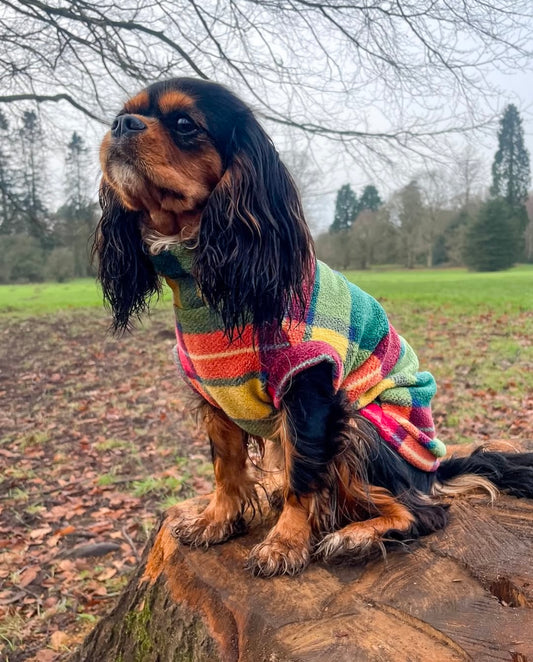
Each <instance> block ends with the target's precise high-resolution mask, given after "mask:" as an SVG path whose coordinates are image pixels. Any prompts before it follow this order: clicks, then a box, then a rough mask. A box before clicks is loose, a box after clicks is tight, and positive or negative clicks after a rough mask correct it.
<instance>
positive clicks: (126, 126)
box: [111, 115, 146, 138]
mask: <svg viewBox="0 0 533 662" xmlns="http://www.w3.org/2000/svg"><path fill="white" fill-rule="evenodd" d="M145 129H146V124H145V123H144V122H143V121H142V120H140V119H139V118H138V117H135V116H134V115H119V116H118V117H116V118H115V121H114V122H113V124H112V125H111V135H112V136H113V138H120V137H121V136H132V135H133V134H134V133H140V132H141V131H144V130H145Z"/></svg>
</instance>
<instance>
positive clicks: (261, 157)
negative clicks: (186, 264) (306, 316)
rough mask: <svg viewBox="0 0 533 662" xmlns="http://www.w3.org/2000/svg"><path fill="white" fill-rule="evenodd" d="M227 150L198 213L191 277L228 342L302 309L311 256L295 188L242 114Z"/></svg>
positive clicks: (263, 135)
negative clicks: (219, 175)
mask: <svg viewBox="0 0 533 662" xmlns="http://www.w3.org/2000/svg"><path fill="white" fill-rule="evenodd" d="M239 103H240V102H239ZM237 118H238V119H237ZM227 150H228V151H227V152H226V159H227V170H226V172H225V174H224V175H223V177H222V179H221V181H220V182H219V184H218V185H217V186H216V188H215V189H214V191H213V192H212V194H211V196H210V197H209V199H208V201H207V206H206V207H205V209H204V211H203V213H202V219H201V223H200V234H199V238H198V249H197V251H196V255H195V264H194V273H195V276H196V277H197V280H198V283H199V285H200V289H201V291H202V294H203V295H204V297H205V299H206V301H207V302H208V303H209V305H210V306H211V307H212V308H213V309H214V310H217V311H218V312H219V313H220V315H221V318H222V322H223V325H224V329H225V332H226V335H227V336H228V337H229V338H232V337H233V336H234V334H235V333H237V334H238V333H239V332H240V331H242V329H243V328H244V326H245V325H246V324H247V323H248V322H252V323H253V324H254V326H255V327H256V328H259V327H260V326H261V325H262V324H263V323H265V322H269V323H274V325H279V324H280V323H281V321H282V319H283V317H285V316H291V315H292V305H293V304H294V305H295V306H296V307H297V308H301V307H303V305H304V304H305V286H306V284H307V282H308V274H309V273H310V266H311V262H312V258H313V249H312V243H311V238H310V235H309V231H308V228H307V225H306V223H305V220H304V216H303V211H302V207H301V203H300V198H299V195H298V192H297V189H296V186H295V184H294V181H293V180H292V177H291V176H290V174H289V172H288V171H287V169H286V168H285V166H284V165H283V163H282V162H281V160H280V158H279V155H278V153H277V152H276V149H275V148H274V145H273V144H272V141H271V140H270V138H269V137H268V136H267V134H266V133H265V132H264V130H263V129H262V127H261V126H260V125H259V123H258V122H257V120H256V119H255V117H254V116H253V114H252V113H251V111H250V110H248V109H247V108H240V109H239V115H238V116H237V115H236V116H235V123H234V126H233V131H232V134H231V137H230V140H229V141H228V143H227ZM296 317H299V315H298V313H297V314H296Z"/></svg>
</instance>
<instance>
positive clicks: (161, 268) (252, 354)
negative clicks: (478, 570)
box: [152, 245, 446, 471]
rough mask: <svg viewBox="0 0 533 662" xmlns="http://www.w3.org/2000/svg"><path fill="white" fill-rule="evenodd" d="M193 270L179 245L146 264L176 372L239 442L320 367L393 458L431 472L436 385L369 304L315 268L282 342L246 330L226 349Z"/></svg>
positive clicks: (263, 431) (437, 452) (435, 454)
mask: <svg viewBox="0 0 533 662" xmlns="http://www.w3.org/2000/svg"><path fill="white" fill-rule="evenodd" d="M192 260H193V252H192V250H191V249H188V248H186V247H185V246H184V245H178V246H175V247H173V248H172V249H171V250H168V251H163V252H161V253H160V254H159V255H156V256H153V257H152V261H153V263H154V266H155V268H156V269H157V271H158V272H159V273H160V274H161V275H162V276H164V277H165V278H166V280H167V282H168V284H169V285H170V287H171V289H172V292H173V298H174V309H175V314H176V336H177V345H176V349H175V357H176V363H177V365H178V366H179V368H180V371H181V373H182V375H183V377H184V379H185V380H186V382H187V383H188V384H189V385H190V386H192V388H193V389H194V390H195V391H197V392H198V393H199V394H200V395H201V396H202V397H204V398H205V399H206V400H207V401H208V402H209V403H211V404H212V405H213V406H214V407H219V408H220V409H222V410H223V411H224V412H225V413H226V415H227V416H228V417H229V418H231V419H232V420H233V421H234V422H235V423H236V424H237V425H239V426H240V427H241V428H242V429H244V430H245V431H246V432H248V433H250V434H253V435H257V436H261V437H266V438H268V437H270V436H272V434H273V430H274V422H275V417H276V413H277V411H278V410H279V409H280V406H281V400H282V398H283V395H284V393H285V392H286V391H287V389H288V388H289V387H290V384H291V379H292V377H294V375H296V374H297V373H299V372H301V371H303V370H305V369H306V368H308V367H310V366H313V365H316V364H318V363H321V362H323V361H326V362H328V363H329V364H331V366H332V368H333V370H332V375H333V382H334V388H335V390H336V391H337V390H338V389H344V391H345V392H346V394H347V396H348V398H349V400H350V402H352V403H353V406H354V409H355V410H357V411H358V413H359V414H360V415H361V416H364V417H365V418H367V419H368V420H369V421H371V422H372V423H373V424H374V425H375V426H376V427H377V428H378V430H379V432H380V434H381V436H382V437H383V438H384V439H385V440H386V441H387V442H388V443H389V444H390V445H391V446H392V447H393V448H395V449H396V450H397V451H398V453H399V454H400V455H401V456H402V457H404V458H405V459H406V460H408V461H409V462H410V463H411V464H413V465H414V466H416V467H418V468H420V469H423V470H425V471H435V470H436V469H437V467H438V465H439V458H440V457H442V456H444V455H445V453H446V448H445V446H444V444H443V443H442V442H441V441H439V440H438V439H437V438H436V437H435V429H434V425H433V419H432V415H431V399H432V397H433V396H434V394H435V391H436V385H435V380H434V379H433V377H432V375H431V374H430V373H429V372H419V371H418V359H417V357H416V354H415V353H414V351H413V349H412V348H411V347H410V346H409V345H408V343H407V342H406V341H405V340H404V339H403V338H402V337H401V336H399V335H398V334H397V333H396V331H395V330H394V328H393V327H392V325H391V324H390V323H389V321H388V319H387V316H386V314H385V312H384V310H383V308H382V307H381V305H380V304H379V303H378V302H377V301H376V300H375V299H374V298H373V297H371V296H370V295H369V294H367V293H366V292H363V290H361V289H360V288H358V287H357V286H356V285H353V284H352V283H350V282H349V281H348V280H346V278H344V276H342V275H341V274H339V273H337V272H335V271H333V270H332V269H330V268H329V267H328V266H326V265H325V264H323V263H322V262H320V261H317V262H316V269H315V274H314V279H313V284H312V287H310V288H309V297H308V303H307V306H306V310H305V314H304V316H303V318H302V319H301V320H299V321H295V320H292V321H289V320H288V319H287V320H284V321H283V324H282V334H281V337H279V335H278V336H277V337H275V336H274V335H272V334H270V335H269V334H267V333H266V332H262V333H257V332H255V331H254V329H253V327H252V325H251V324H249V325H247V326H246V327H245V329H244V331H243V333H242V335H241V337H239V338H235V339H234V340H233V341H232V342H231V343H230V342H229V341H228V339H227V337H226V336H225V335H224V332H223V330H222V325H221V321H220V317H219V315H218V314H217V313H216V312H215V311H213V310H212V309H211V308H209V307H207V306H206V304H205V302H204V301H203V299H202V297H201V294H200V292H199V290H198V286H197V284H196V281H195V279H194V277H193V276H192V274H191V269H192Z"/></svg>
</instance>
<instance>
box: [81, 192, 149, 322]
mask: <svg viewBox="0 0 533 662" xmlns="http://www.w3.org/2000/svg"><path fill="white" fill-rule="evenodd" d="M100 205H101V207H102V217H101V219H100V221H99V223H98V226H97V228H96V231H95V237H94V243H93V248H92V255H93V258H94V257H97V258H98V279H99V280H100V283H101V284H102V291H103V294H104V300H105V301H106V302H107V303H109V305H110V306H111V310H112V313H113V322H112V328H113V331H114V332H115V333H120V332H124V331H127V330H129V329H130V328H131V318H132V316H135V317H137V318H139V317H140V316H141V314H142V313H143V312H145V311H147V310H148V307H149V303H150V299H151V297H152V296H153V295H154V294H158V293H159V292H160V289H161V285H160V282H159V278H158V276H157V273H156V271H155V269H154V267H153V265H152V263H151V262H150V258H149V257H148V255H147V253H146V250H145V247H144V244H143V241H142V236H141V228H140V224H141V212H135V211H128V210H127V209H125V208H124V207H123V206H122V204H121V203H120V200H119V199H118V197H117V196H116V194H115V193H114V192H113V190H112V189H111V187H110V186H109V185H108V184H107V183H106V182H102V185H101V187H100Z"/></svg>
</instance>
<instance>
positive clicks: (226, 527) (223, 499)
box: [171, 403, 257, 547]
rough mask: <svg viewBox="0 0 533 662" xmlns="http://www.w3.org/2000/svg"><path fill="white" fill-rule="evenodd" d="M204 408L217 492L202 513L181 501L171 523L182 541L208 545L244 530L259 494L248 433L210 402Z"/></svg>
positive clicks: (174, 532) (174, 531)
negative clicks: (250, 455) (244, 516)
mask: <svg viewBox="0 0 533 662" xmlns="http://www.w3.org/2000/svg"><path fill="white" fill-rule="evenodd" d="M202 410H203V417H204V423H205V427H206V429H207V434H208V436H209V438H210V439H211V442H212V444H213V452H214V471H215V491H214V493H213V494H212V495H211V497H210V501H209V504H208V505H207V507H206V508H205V509H204V510H203V511H202V512H198V511H197V510H196V508H195V507H194V506H192V507H191V506H190V505H189V504H187V503H185V504H184V505H183V506H182V505H181V504H179V505H178V512H177V513H176V515H175V517H174V520H173V522H172V524H171V526H172V529H173V534H174V535H175V536H176V537H177V538H178V539H179V540H181V541H182V542H186V543H188V544H191V545H202V546H206V547H207V546H208V545H212V544H215V543H220V542H223V541H224V540H227V539H228V538H229V537H230V536H232V535H234V534H235V533H239V532H240V531H242V530H243V528H244V520H243V515H244V512H245V510H246V509H247V508H248V507H250V506H251V507H252V512H254V511H255V505H254V504H255V503H256V501H257V497H256V492H255V487H254V484H255V480H254V478H253V477H252V475H251V473H250V468H249V463H248V453H247V445H246V443H247V435H246V433H245V432H243V431H242V430H241V429H240V428H239V427H237V425H236V424H235V423H233V422H232V421H230V419H229V418H227V416H226V415H225V414H224V413H223V412H222V411H221V410H220V409H215V408H214V407H211V405H208V404H207V403H206V404H205V405H204V406H203V407H202Z"/></svg>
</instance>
